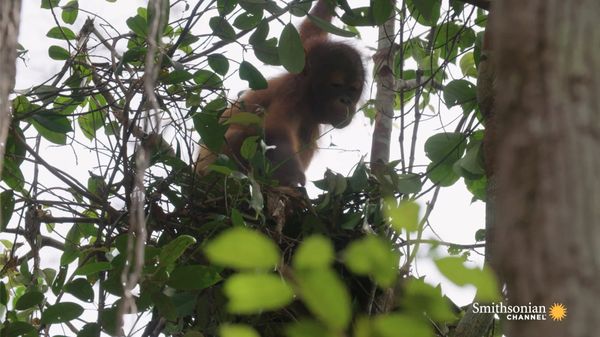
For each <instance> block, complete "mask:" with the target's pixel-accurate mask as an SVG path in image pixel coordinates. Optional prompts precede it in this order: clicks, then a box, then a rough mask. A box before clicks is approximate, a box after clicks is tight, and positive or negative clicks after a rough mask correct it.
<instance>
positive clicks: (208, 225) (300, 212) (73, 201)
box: [0, 0, 497, 337]
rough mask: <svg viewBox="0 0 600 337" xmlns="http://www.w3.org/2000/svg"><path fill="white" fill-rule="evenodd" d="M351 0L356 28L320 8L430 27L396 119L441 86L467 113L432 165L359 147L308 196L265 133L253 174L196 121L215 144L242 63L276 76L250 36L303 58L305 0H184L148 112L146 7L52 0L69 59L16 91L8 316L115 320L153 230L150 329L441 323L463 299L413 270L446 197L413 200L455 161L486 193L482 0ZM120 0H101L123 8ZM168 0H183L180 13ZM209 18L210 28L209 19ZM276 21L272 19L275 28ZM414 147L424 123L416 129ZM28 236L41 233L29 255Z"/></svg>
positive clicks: (479, 276) (480, 278)
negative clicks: (201, 161)
mask: <svg viewBox="0 0 600 337" xmlns="http://www.w3.org/2000/svg"><path fill="white" fill-rule="evenodd" d="M108 2H115V1H108ZM175 3H177V4H175ZM338 3H339V4H340V7H341V8H342V9H343V10H344V12H343V15H341V19H342V20H343V22H344V23H345V24H346V25H348V26H347V27H345V28H343V29H342V28H339V27H337V26H336V25H334V24H330V23H328V22H324V21H323V20H320V21H319V19H318V18H310V19H311V20H313V21H314V22H315V24H317V25H318V26H319V27H321V28H322V29H324V30H326V31H328V32H330V33H332V34H337V35H341V36H346V37H348V36H354V35H356V34H355V32H356V28H355V26H372V25H376V24H381V23H383V22H384V21H386V19H387V18H388V17H390V15H395V16H396V17H397V20H398V21H399V23H400V25H401V27H402V28H403V29H402V31H403V32H404V31H408V30H409V29H405V28H407V27H420V28H419V29H420V30H422V31H423V32H424V33H423V34H415V35H411V36H408V38H406V37H403V41H404V43H403V45H402V48H399V50H397V51H396V52H395V55H394V69H393V72H394V74H395V76H396V78H397V79H399V80H402V81H404V82H403V83H412V85H409V86H406V87H404V88H403V89H401V90H399V91H398V92H397V93H396V103H397V106H396V109H397V110H398V111H399V113H398V116H400V119H399V123H400V128H401V130H400V132H401V133H402V134H403V135H404V134H405V131H407V130H408V128H409V125H410V127H411V128H413V127H414V128H413V131H412V132H413V134H412V136H413V137H415V139H416V136H417V134H418V125H419V122H418V118H415V120H413V121H412V122H408V121H407V120H405V116H408V115H409V112H412V113H414V114H415V116H425V112H423V110H424V109H428V110H429V111H430V112H431V113H432V114H438V113H440V112H439V111H438V110H436V107H435V106H434V104H432V103H430V102H431V101H432V100H434V99H441V100H443V101H444V102H445V104H446V106H447V107H448V108H453V109H460V113H461V119H460V122H459V123H458V124H457V127H456V129H455V130H454V131H452V132H441V133H437V134H435V135H432V136H431V137H429V138H428V139H427V141H426V142H425V146H424V150H425V153H426V155H427V158H428V160H429V162H428V163H427V165H423V166H422V167H419V166H416V165H413V161H412V159H409V157H408V156H407V157H406V158H404V157H403V158H400V159H399V160H398V161H395V162H392V163H389V164H388V165H386V167H385V169H384V170H382V171H378V172H377V173H375V172H371V170H370V168H369V166H368V165H367V164H365V163H364V162H360V163H358V164H357V165H356V167H355V169H354V171H353V174H352V175H350V176H349V177H345V176H343V175H340V174H337V173H333V172H331V171H328V172H327V173H326V174H325V177H324V178H323V179H322V180H320V181H317V182H315V185H316V186H317V187H318V188H320V189H321V190H323V193H322V194H321V195H320V196H319V197H318V198H316V199H314V200H310V199H308V198H307V197H306V196H305V195H304V194H303V193H301V192H298V191H295V190H293V191H290V190H285V189H284V190H282V189H281V188H279V187H277V186H275V184H274V183H273V181H272V179H270V177H269V167H268V163H267V162H266V161H265V157H264V151H265V148H264V143H263V142H262V141H261V140H260V139H256V138H254V139H250V140H247V142H246V143H245V144H244V147H243V155H244V157H245V158H247V159H248V160H249V162H250V163H252V166H253V170H251V171H250V172H248V173H243V172H240V171H239V170H238V168H237V166H236V164H235V163H234V162H233V161H232V160H230V159H228V158H226V157H224V156H221V157H219V158H218V159H217V161H216V162H215V163H214V164H213V165H212V167H211V168H212V172H211V174H209V175H208V176H205V177H199V176H197V175H195V174H194V172H193V168H192V167H191V166H190V162H191V158H192V157H193V153H194V148H193V145H192V143H193V140H197V139H198V137H197V136H196V135H200V142H201V143H202V144H203V145H204V146H207V147H208V148H210V149H212V150H215V151H218V150H219V149H220V148H221V146H222V143H223V135H224V133H225V131H226V128H227V125H223V124H222V123H220V121H219V116H220V114H221V113H222V112H223V111H224V109H225V108H226V107H227V105H228V101H227V97H228V92H227V88H226V87H225V84H224V81H226V80H227V79H228V78H229V77H236V76H237V77H239V78H240V79H241V80H243V81H245V82H247V84H248V86H249V87H250V88H252V89H261V88H265V87H266V85H267V82H266V79H265V77H264V76H263V75H262V74H261V72H260V70H259V69H260V66H259V65H260V64H257V63H255V62H253V61H248V60H247V58H246V57H244V56H245V55H246V54H250V53H253V55H254V56H255V57H256V59H258V60H259V61H260V62H262V63H265V64H269V65H282V66H283V67H284V68H285V69H287V70H289V71H290V72H300V71H301V70H302V69H303V67H304V54H303V49H302V47H301V45H300V44H299V43H300V40H299V35H298V32H297V30H296V28H294V26H293V25H292V24H290V23H289V15H288V13H292V14H293V15H296V16H301V17H304V16H306V13H307V9H308V8H309V7H310V6H309V4H307V3H306V2H304V1H292V2H289V3H287V4H285V5H284V6H283V7H280V6H279V5H278V4H277V3H273V2H270V1H245V0H239V1H230V0H218V1H216V7H215V6H211V5H206V4H204V2H202V1H196V2H192V1H189V2H186V3H185V8H182V6H183V4H182V2H180V1H177V2H174V1H173V8H172V9H171V15H170V17H171V19H170V21H168V22H166V23H165V24H164V25H163V26H161V27H160V35H161V38H160V39H159V40H160V49H159V51H158V53H157V54H156V55H153V56H154V59H155V61H156V62H160V63H159V65H160V71H159V74H158V79H157V86H156V88H155V94H156V97H157V100H158V107H159V110H160V111H150V110H152V109H151V108H150V106H151V105H150V104H149V103H148V100H149V98H148V95H147V93H144V88H143V84H142V81H143V76H144V74H145V71H146V69H145V67H144V65H145V58H146V53H147V51H148V46H149V44H148V39H149V24H150V22H151V20H152V17H153V16H154V15H156V13H154V12H153V10H152V8H138V9H137V12H136V13H132V16H131V17H130V18H129V19H128V20H127V21H126V26H127V28H128V30H129V31H126V32H119V33H114V35H112V33H111V36H104V35H103V34H108V33H107V32H108V31H103V30H100V28H99V27H100V26H99V22H100V21H101V19H99V18H98V19H96V20H91V19H88V20H87V21H86V22H85V23H84V22H83V21H84V20H85V19H84V18H83V15H82V14H83V12H82V9H83V7H84V6H85V3H84V1H78V0H70V1H65V0H62V1H61V0H43V1H42V2H41V7H42V8H44V9H47V11H48V15H50V16H53V17H54V18H56V24H57V25H56V26H55V27H53V28H52V29H50V31H48V32H47V34H46V37H47V38H50V39H53V41H55V42H54V43H56V45H52V46H51V47H50V48H49V50H48V57H49V59H48V60H43V62H60V63H61V64H62V65H63V67H62V69H61V71H60V72H59V73H58V74H56V75H55V76H53V77H52V79H51V80H49V81H48V82H45V83H43V84H41V85H37V86H35V87H33V88H31V89H30V90H26V91H23V92H21V91H20V92H19V93H18V95H17V96H16V97H15V98H14V100H13V103H12V107H13V123H12V125H11V130H10V135H9V139H8V143H7V150H6V155H5V157H4V171H3V176H2V177H1V178H2V184H1V185H0V188H2V192H1V194H0V202H1V204H0V207H1V210H2V213H1V214H2V217H1V218H0V229H2V231H3V232H4V233H10V234H11V236H10V238H11V239H10V240H9V239H7V238H8V236H2V238H3V240H2V244H3V245H4V247H5V250H4V252H3V253H2V254H1V255H0V263H1V265H2V270H1V273H0V317H2V319H1V320H0V321H2V322H3V323H0V329H1V330H0V331H1V335H2V336H19V335H22V336H37V335H38V334H39V333H42V332H44V331H49V333H50V334H52V335H55V334H56V333H57V331H63V329H68V330H70V332H68V333H67V334H69V335H77V336H80V337H84V336H98V335H99V334H100V331H102V332H104V333H107V334H111V335H115V334H117V333H118V331H119V329H120V327H119V326H118V322H120V319H119V317H120V315H121V314H122V312H121V311H120V308H121V306H122V304H123V302H124V301H125V298H126V296H127V294H126V291H125V288H124V284H123V279H124V276H127V275H130V274H131V273H133V272H134V271H132V267H131V266H132V265H133V264H134V263H135V262H136V261H133V260H132V256H133V255H132V254H133V250H134V248H133V246H134V242H137V241H138V239H143V241H144V242H145V244H144V246H143V247H142V249H143V251H142V252H143V254H142V256H143V265H142V267H143V268H142V269H141V274H140V275H139V282H138V283H137V288H136V291H135V293H134V294H133V298H134V301H135V307H136V309H137V312H138V314H137V315H139V317H140V319H141V321H142V322H147V323H148V324H147V327H146V328H145V329H142V330H138V329H139V327H138V326H134V327H131V326H129V327H128V328H130V329H131V334H132V335H145V336H150V335H154V331H155V330H156V331H162V332H163V333H165V334H168V335H169V334H173V335H177V336H187V337H193V336H214V335H221V336H225V337H229V336H232V337H233V336H258V335H261V336H275V335H278V336H280V335H281V334H282V331H283V333H284V334H285V335H286V336H290V337H302V336H343V335H352V336H357V337H362V336H381V337H387V336H390V337H391V336H412V337H420V336H433V335H435V334H438V335H439V334H441V333H447V332H448V329H450V327H452V326H453V324H454V323H455V322H456V320H457V319H458V318H459V315H457V314H456V312H457V310H460V308H456V307H454V305H453V304H452V303H451V301H450V300H449V299H448V298H446V297H445V296H444V295H443V294H442V292H441V289H440V288H439V287H434V286H431V285H429V284H428V283H426V282H425V281H424V280H423V279H422V278H417V277H415V276H414V275H413V274H412V273H411V266H412V265H413V264H414V262H415V256H416V252H417V251H418V247H419V243H420V241H419V239H420V237H421V234H422V233H423V231H424V225H425V224H426V222H427V217H428V215H429V213H430V211H431V207H433V203H431V204H429V205H428V206H427V208H426V209H425V210H420V207H419V202H418V201H420V200H422V199H424V198H425V197H426V196H427V195H430V194H429V192H430V191H431V190H432V189H433V188H435V186H450V185H452V184H455V183H456V182H457V181H458V180H459V179H461V178H462V179H463V180H464V182H465V183H466V185H467V187H468V188H469V190H470V191H471V192H472V193H473V196H474V199H481V200H483V199H484V198H485V193H484V191H485V183H486V182H485V177H484V173H483V169H482V150H481V144H482V131H481V130H480V128H478V126H479V119H480V113H479V112H478V108H477V105H476V103H475V87H474V84H473V83H474V79H475V76H476V64H477V62H478V60H479V46H480V40H481V33H480V32H477V31H478V30H480V29H477V28H476V26H477V25H482V23H483V21H484V20H485V13H483V12H481V11H478V10H476V9H474V8H473V7H471V6H467V5H464V4H462V3H460V2H458V1H451V4H452V6H451V7H450V8H443V7H441V4H440V3H441V2H440V1H436V0H431V1H429V0H428V1H411V0H407V1H404V2H401V1H399V2H398V4H397V5H396V8H392V6H390V2H388V1H377V0H375V1H372V4H373V5H372V7H357V8H351V7H350V6H349V3H350V2H349V1H338ZM190 5H192V6H193V7H188V6H190ZM115 6H117V4H109V3H107V4H106V7H107V8H110V10H115V8H116V7H115ZM175 11H182V13H183V14H182V15H181V17H176V16H175V15H173V12H175ZM167 12H168V11H167ZM163 14H165V15H168V14H169V13H163ZM24 15H27V14H26V13H25V14H24ZM278 21H282V22H284V27H283V29H282V27H281V25H280V26H277V22H278ZM199 22H201V23H206V25H205V27H208V29H210V32H209V34H207V32H206V31H203V32H201V31H200V30H199V29H198V28H197V26H198V27H199V25H200V23H199ZM82 24H83V27H82ZM76 27H82V28H81V29H80V30H79V31H77V28H76ZM273 28H275V29H273ZM280 29H281V34H280V35H279V36H272V37H269V36H270V35H273V33H272V32H273V31H278V30H280ZM276 35H277V34H276ZM233 44H242V45H243V47H244V49H243V50H244V53H245V54H244V55H243V56H242V58H240V59H238V58H236V59H232V58H230V57H229V56H227V53H225V52H224V51H225V50H226V48H227V47H228V46H230V45H233ZM115 46H116V47H115ZM151 56H152V55H151ZM50 59H51V60H54V61H50ZM35 62H38V60H36V61H35ZM452 67H454V68H455V70H457V69H458V71H459V74H461V75H460V76H461V78H459V79H452V80H451V79H450V78H451V76H455V75H456V72H452V71H451V68H452ZM236 73H237V74H236ZM372 110H373V102H371V101H368V102H367V103H366V104H365V106H364V108H363V111H364V113H365V115H366V116H372ZM157 114H158V116H159V117H158V118H157V117H155V116H156V115H157ZM238 116H239V118H240V120H239V121H236V122H238V123H251V124H258V125H260V123H261V121H260V120H259V119H257V118H256V116H255V115H250V114H248V115H245V114H240V115H238ZM236 118H237V117H236ZM419 118H420V117H419ZM157 130H161V131H160V132H157ZM50 145H51V146H52V147H49V146H50ZM402 146H404V144H402ZM416 146H417V142H416V141H413V142H412V143H411V144H410V146H409V148H410V149H411V150H412V151H414V149H415V147H416ZM55 147H56V148H58V150H60V151H69V149H75V152H78V151H82V152H84V151H85V150H88V151H90V152H92V153H94V155H95V156H96V160H97V162H96V163H94V164H91V165H89V167H85V169H86V170H88V171H87V172H88V174H87V176H85V175H82V174H81V171H82V169H83V167H82V168H81V169H79V170H78V171H79V172H78V174H74V173H72V172H73V171H70V170H69V166H70V165H71V166H75V165H78V163H76V162H75V163H62V164H63V165H64V166H59V165H57V161H56V160H54V159H55V158H52V156H53V155H52V154H51V153H49V152H48V151H45V149H47V148H50V149H51V150H52V151H54V148H55ZM141 149H145V150H148V151H149V153H150V154H151V157H150V159H149V160H150V167H149V169H148V170H146V172H145V176H144V178H143V179H144V186H145V191H143V192H144V193H143V194H144V196H145V198H144V216H145V220H146V229H147V237H144V238H139V237H136V235H135V234H134V233H132V232H131V231H130V229H129V225H130V222H129V221H130V213H131V212H132V208H131V207H132V198H134V195H135V194H136V193H138V194H139V193H141V191H139V190H135V188H134V186H135V185H134V183H133V180H134V177H135V174H136V167H137V165H139V163H138V162H137V161H136V155H137V154H139V152H140V151H141ZM408 152H410V151H408ZM408 152H407V153H408ZM85 169H84V170H83V172H85V171H86V170H85ZM86 180H87V181H86ZM42 224H43V225H44V226H42ZM415 238H417V239H415ZM438 244H442V243H441V242H440V243H438ZM22 246H23V247H28V249H29V250H26V251H24V252H23V253H22V254H17V252H21V250H22V249H23V247H22ZM476 246H477V245H474V246H473V248H474V247H476ZM449 248H450V249H449V251H450V253H451V254H453V255H456V256H455V257H451V258H436V257H434V256H435V255H433V254H431V255H429V256H428V257H429V258H433V259H435V260H436V263H437V266H438V268H439V271H440V272H442V274H443V275H445V276H446V277H448V278H449V279H450V280H452V281H453V282H455V283H456V284H458V285H464V284H472V285H475V286H477V287H478V289H479V290H480V292H479V295H480V296H481V297H480V299H482V300H492V299H494V298H495V296H497V294H496V285H495V283H494V279H493V277H492V276H491V273H490V272H489V271H488V270H487V269H484V270H480V269H469V268H466V267H465V265H464V262H465V259H466V258H467V257H468V254H469V251H468V249H462V248H460V247H458V246H451V247H449ZM40 249H43V252H44V253H43V254H46V251H49V250H50V249H51V251H52V254H57V255H58V256H60V259H59V261H53V262H50V261H51V260H47V259H45V258H43V255H42V254H41V253H40ZM56 252H58V253H56ZM458 256H460V257H458ZM138 258H139V257H138ZM59 326H60V329H58V328H57V327H59ZM126 333H128V334H129V333H130V332H129V331H126Z"/></svg>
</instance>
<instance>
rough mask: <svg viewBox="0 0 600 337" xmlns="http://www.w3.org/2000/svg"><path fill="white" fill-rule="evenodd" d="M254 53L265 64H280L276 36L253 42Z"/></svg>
mask: <svg viewBox="0 0 600 337" xmlns="http://www.w3.org/2000/svg"><path fill="white" fill-rule="evenodd" d="M253 47H254V55H255V56H256V58H257V59H259V60H260V61H261V62H264V63H265V64H270V65H280V64H281V62H280V61H279V51H278V50H277V38H274V37H273V38H270V39H268V40H265V41H262V42H260V43H257V44H254V45H253Z"/></svg>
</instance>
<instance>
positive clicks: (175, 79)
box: [161, 70, 194, 84]
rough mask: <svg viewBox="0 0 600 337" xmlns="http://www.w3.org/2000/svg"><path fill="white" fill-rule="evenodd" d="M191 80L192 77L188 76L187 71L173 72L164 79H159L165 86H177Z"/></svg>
mask: <svg viewBox="0 0 600 337" xmlns="http://www.w3.org/2000/svg"><path fill="white" fill-rule="evenodd" d="M192 78H194V76H193V75H192V74H190V73H189V72H188V71H187V70H174V71H172V72H170V73H169V74H168V75H167V76H165V77H164V78H161V80H162V82H163V83H165V84H177V83H181V82H185V81H189V80H191V79H192Z"/></svg>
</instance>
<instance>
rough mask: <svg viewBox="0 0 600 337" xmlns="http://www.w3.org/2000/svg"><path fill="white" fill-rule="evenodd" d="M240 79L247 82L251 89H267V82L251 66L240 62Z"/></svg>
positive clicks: (245, 62)
mask: <svg viewBox="0 0 600 337" xmlns="http://www.w3.org/2000/svg"><path fill="white" fill-rule="evenodd" d="M240 78H241V79H242V80H246V81H248V85H249V86H250V88H251V89H254V90H259V89H266V88H267V80H266V79H265V78H264V77H263V75H262V74H261V73H260V72H259V71H258V69H256V68H255V67H254V66H253V65H252V64H250V63H248V62H247V61H242V63H241V64H240Z"/></svg>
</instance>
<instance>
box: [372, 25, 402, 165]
mask: <svg viewBox="0 0 600 337" xmlns="http://www.w3.org/2000/svg"><path fill="white" fill-rule="evenodd" d="M395 24H396V18H395V17H394V16H392V17H391V18H390V19H389V20H387V21H386V22H385V23H384V24H383V25H381V26H380V27H379V37H378V43H377V53H375V56H374V57H373V59H374V61H375V71H376V76H375V79H376V81H377V93H376V96H375V108H376V109H377V116H376V117H375V127H374V129H373V139H372V142H371V165H372V168H373V170H375V171H377V170H378V169H379V167H380V166H381V165H383V164H387V163H388V162H389V160H390V142H391V138H392V117H393V116H394V95H395V91H394V83H395V80H394V74H393V73H392V69H391V64H392V59H393V55H394V53H393V43H394V39H395V37H396V28H395Z"/></svg>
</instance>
